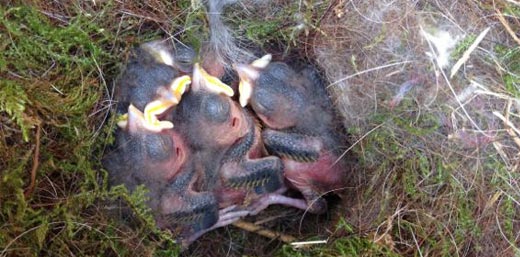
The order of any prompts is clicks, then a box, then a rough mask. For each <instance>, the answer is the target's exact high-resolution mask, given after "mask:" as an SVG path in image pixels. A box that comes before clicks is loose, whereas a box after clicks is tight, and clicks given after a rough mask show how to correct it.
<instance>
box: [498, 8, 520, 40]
mask: <svg viewBox="0 0 520 257" xmlns="http://www.w3.org/2000/svg"><path fill="white" fill-rule="evenodd" d="M495 10H496V12H497V17H498V20H499V21H500V22H501V23H502V25H504V28H506V30H507V33H509V35H510V36H511V37H512V38H513V40H515V41H516V43H517V44H518V45H520V39H519V38H518V37H517V36H516V34H515V32H514V31H513V29H512V28H511V26H509V22H507V20H506V18H504V15H503V14H502V12H501V11H500V10H499V9H498V8H495Z"/></svg>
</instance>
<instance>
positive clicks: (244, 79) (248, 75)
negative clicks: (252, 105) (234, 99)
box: [233, 54, 272, 107]
mask: <svg viewBox="0 0 520 257" xmlns="http://www.w3.org/2000/svg"><path fill="white" fill-rule="evenodd" d="M271 59H272V56H271V55H270V54H266V55H264V56H263V57H262V58H260V59H257V60H255V61H254V62H252V63H251V64H250V65H245V64H236V65H233V67H234V68H235V70H236V71H237V72H238V76H239V77H240V82H239V84H238V92H239V94H240V96H239V98H238V101H239V102H240V105H241V106H242V107H246V106H247V104H248V103H249V100H250V99H251V95H252V94H253V86H254V81H255V80H257V79H258V77H259V76H260V71H259V70H261V69H264V68H265V67H267V65H269V63H270V62H271Z"/></svg>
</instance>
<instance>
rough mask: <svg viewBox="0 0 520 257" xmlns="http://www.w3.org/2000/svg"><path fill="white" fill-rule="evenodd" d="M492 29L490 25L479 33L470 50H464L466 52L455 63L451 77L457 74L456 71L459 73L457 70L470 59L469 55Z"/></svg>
mask: <svg viewBox="0 0 520 257" xmlns="http://www.w3.org/2000/svg"><path fill="white" fill-rule="evenodd" d="M490 29H491V28H490V27H488V28H486V29H485V30H484V31H482V32H481V33H480V35H478V37H477V38H476V39H475V41H474V42H473V44H471V46H470V47H469V48H468V50H466V51H465V52H464V54H462V57H461V58H460V59H459V60H458V61H457V62H456V63H455V65H453V68H451V74H450V79H451V78H453V76H455V73H457V71H458V70H459V69H460V67H461V66H462V64H464V63H465V62H466V61H467V60H468V59H469V55H470V54H471V53H472V52H473V51H475V49H476V48H477V46H478V44H480V42H481V41H482V39H484V37H485V36H486V35H487V33H488V32H489V30H490Z"/></svg>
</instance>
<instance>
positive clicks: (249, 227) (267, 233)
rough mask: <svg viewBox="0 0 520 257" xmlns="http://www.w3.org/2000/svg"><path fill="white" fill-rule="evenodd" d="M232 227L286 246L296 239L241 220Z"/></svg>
mask: <svg viewBox="0 0 520 257" xmlns="http://www.w3.org/2000/svg"><path fill="white" fill-rule="evenodd" d="M233 226H235V227H237V228H240V229H243V230H245V231H249V232H252V233H256V234H258V235H261V236H264V237H267V238H270V239H278V240H280V241H282V242H284V243H286V244H289V243H291V242H294V241H296V238H295V237H293V236H290V235H285V234H282V233H279V232H276V231H272V230H269V229H265V228H262V227H260V226H257V225H255V224H253V223H251V222H246V221H243V220H239V221H236V222H235V223H233Z"/></svg>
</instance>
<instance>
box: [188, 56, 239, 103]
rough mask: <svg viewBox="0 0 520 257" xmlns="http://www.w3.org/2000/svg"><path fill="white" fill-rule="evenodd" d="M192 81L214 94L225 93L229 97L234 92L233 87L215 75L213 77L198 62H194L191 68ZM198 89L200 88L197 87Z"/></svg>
mask: <svg viewBox="0 0 520 257" xmlns="http://www.w3.org/2000/svg"><path fill="white" fill-rule="evenodd" d="M193 81H195V82H194V83H198V84H200V86H203V87H204V88H205V89H206V90H208V91H210V92H213V93H215V94H225V95H227V96H229V97H231V96H233V95H234V94H235V92H234V91H233V89H232V88H231V87H230V86H228V85H226V84H225V83H224V82H222V81H220V79H218V78H217V77H213V76H211V75H210V74H208V73H207V72H206V71H205V70H204V69H203V68H202V67H200V65H199V64H198V63H196V64H195V66H194V69H193ZM199 89H200V88H199Z"/></svg>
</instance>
